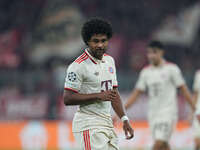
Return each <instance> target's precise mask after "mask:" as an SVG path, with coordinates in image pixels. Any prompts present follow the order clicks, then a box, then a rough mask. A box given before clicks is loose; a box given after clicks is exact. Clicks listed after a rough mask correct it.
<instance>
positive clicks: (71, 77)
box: [67, 72, 77, 82]
mask: <svg viewBox="0 0 200 150" xmlns="http://www.w3.org/2000/svg"><path fill="white" fill-rule="evenodd" d="M67 78H68V80H69V81H71V82H74V81H76V79H77V76H76V74H75V73H74V72H70V73H68V76H67Z"/></svg>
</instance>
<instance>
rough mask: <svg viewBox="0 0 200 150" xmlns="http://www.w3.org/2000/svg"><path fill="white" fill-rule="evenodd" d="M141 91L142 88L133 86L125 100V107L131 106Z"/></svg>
mask: <svg viewBox="0 0 200 150" xmlns="http://www.w3.org/2000/svg"><path fill="white" fill-rule="evenodd" d="M142 93H143V91H142V90H140V89H137V88H135V89H134V90H133V91H132V92H131V95H130V97H129V99H128V100H127V102H126V103H125V109H128V108H129V107H131V106H132V105H133V104H134V103H135V102H136V100H137V99H138V97H139V96H140V95H141V94H142Z"/></svg>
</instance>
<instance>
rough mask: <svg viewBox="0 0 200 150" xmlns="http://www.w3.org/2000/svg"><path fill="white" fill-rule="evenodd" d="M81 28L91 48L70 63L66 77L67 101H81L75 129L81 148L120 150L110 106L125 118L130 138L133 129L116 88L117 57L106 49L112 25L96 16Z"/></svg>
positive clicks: (78, 103)
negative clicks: (114, 57)
mask: <svg viewBox="0 0 200 150" xmlns="http://www.w3.org/2000/svg"><path fill="white" fill-rule="evenodd" d="M81 32H82V38H83V40H84V42H85V44H86V45H87V46H88V48H86V49H85V51H84V52H83V54H82V55H80V56H79V57H78V58H77V59H76V60H75V61H74V62H72V63H71V64H70V65H69V67H68V69H67V75H66V79H65V90H64V103H65V105H79V108H78V110H77V112H76V114H75V116H74V119H73V127H72V131H73V134H74V136H75V139H76V141H77V142H78V145H79V146H80V147H81V149H84V150H117V149H119V148H118V145H117V136H116V133H115V132H114V127H113V123H112V119H111V113H110V109H111V107H112V108H113V109H114V111H115V112H116V114H117V115H118V116H119V117H120V118H121V120H122V121H123V129H124V131H125V135H126V138H127V139H131V138H132V137H133V134H134V133H133V129H132V127H131V125H130V123H129V120H128V117H127V116H126V115H125V112H124V109H123V105H122V102H121V99H120V95H119V93H118V90H117V86H118V84H117V78H116V69H115V62H114V59H113V58H112V57H111V56H109V55H107V54H106V53H105V52H106V50H107V48H108V42H109V39H110V38H111V37H112V27H111V25H110V23H109V22H107V21H105V20H103V19H99V18H93V19H90V20H89V21H87V22H86V23H85V24H84V25H83V27H82V31H81Z"/></svg>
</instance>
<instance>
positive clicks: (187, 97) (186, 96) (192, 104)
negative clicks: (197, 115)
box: [179, 84, 195, 111]
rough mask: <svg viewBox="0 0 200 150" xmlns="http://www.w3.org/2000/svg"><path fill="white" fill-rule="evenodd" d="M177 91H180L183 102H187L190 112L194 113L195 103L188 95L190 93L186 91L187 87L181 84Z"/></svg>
mask: <svg viewBox="0 0 200 150" xmlns="http://www.w3.org/2000/svg"><path fill="white" fill-rule="evenodd" d="M179 89H180V91H181V93H182V94H183V96H184V98H185V100H187V102H188V103H189V104H190V106H191V108H192V110H193V111H195V103H194V101H193V98H192V96H191V94H190V91H189V90H188V87H187V86H186V85H185V84H183V85H181V86H180V87H179Z"/></svg>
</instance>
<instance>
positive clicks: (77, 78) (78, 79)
mask: <svg viewBox="0 0 200 150" xmlns="http://www.w3.org/2000/svg"><path fill="white" fill-rule="evenodd" d="M81 84H82V73H81V68H80V64H75V63H72V64H71V65H69V67H68V68H67V73H66V77H65V85H64V88H65V90H71V91H74V92H78V91H79V90H80V88H81Z"/></svg>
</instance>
